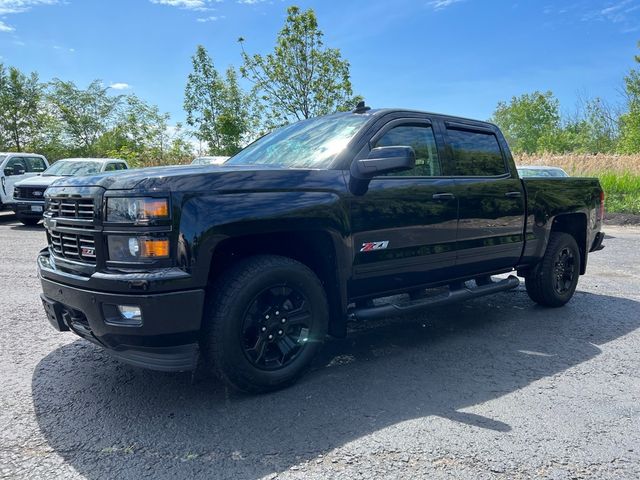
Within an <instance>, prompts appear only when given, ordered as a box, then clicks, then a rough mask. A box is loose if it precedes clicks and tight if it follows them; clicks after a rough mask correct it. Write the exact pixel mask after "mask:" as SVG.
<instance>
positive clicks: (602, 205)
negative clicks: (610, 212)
mask: <svg viewBox="0 0 640 480" xmlns="http://www.w3.org/2000/svg"><path fill="white" fill-rule="evenodd" d="M598 216H599V217H600V221H601V222H604V190H601V191H600V212H599V215H598Z"/></svg>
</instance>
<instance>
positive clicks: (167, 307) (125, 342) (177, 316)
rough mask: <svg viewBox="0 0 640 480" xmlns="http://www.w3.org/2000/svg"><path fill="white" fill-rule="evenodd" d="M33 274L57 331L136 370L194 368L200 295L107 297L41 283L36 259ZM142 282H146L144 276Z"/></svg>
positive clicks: (44, 280)
mask: <svg viewBox="0 0 640 480" xmlns="http://www.w3.org/2000/svg"><path fill="white" fill-rule="evenodd" d="M42 255H47V254H41V256H42ZM38 271H39V276H40V281H41V283H42V292H43V293H42V295H41V297H42V302H43V306H44V309H45V312H46V314H47V318H48V319H49V322H50V323H51V325H52V326H53V327H54V328H55V329H56V330H59V331H69V330H71V331H73V332H74V333H76V334H77V335H79V336H81V337H83V338H85V339H87V340H89V341H91V342H93V343H96V344H98V345H101V346H102V347H104V348H106V349H107V351H109V352H110V353H111V354H112V355H113V356H114V357H116V358H118V359H120V360H122V361H124V362H127V363H130V364H132V365H136V366H139V367H144V368H149V369H152V370H162V371H185V370H193V369H194V368H195V366H196V362H197V357H198V339H199V332H200V325H201V322H202V310H203V305H204V297H205V293H204V290H202V289H193V290H183V291H173V292H163V293H153V294H141V293H139V294H123V293H106V292H102V291H96V290H93V289H90V288H79V287H76V286H71V285H67V284H64V283H61V282H59V281H54V280H51V279H48V278H45V275H46V273H47V272H46V271H43V269H42V267H41V262H40V259H39V261H38ZM43 273H44V275H43ZM160 276H161V275H160ZM105 277H108V276H107V275H106V274H103V275H102V282H101V285H104V284H105V282H107V283H108V280H107V279H105ZM145 280H146V281H149V274H146V276H145ZM117 305H128V306H137V307H139V308H140V310H141V312H142V322H141V323H136V324H132V323H131V322H130V321H127V319H125V318H123V317H122V316H121V315H120V314H119V312H118V310H117V307H116V306H117Z"/></svg>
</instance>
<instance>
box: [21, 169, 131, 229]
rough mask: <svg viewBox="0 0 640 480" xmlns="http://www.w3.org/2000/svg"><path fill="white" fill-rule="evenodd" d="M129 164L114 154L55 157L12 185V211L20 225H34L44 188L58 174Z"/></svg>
mask: <svg viewBox="0 0 640 480" xmlns="http://www.w3.org/2000/svg"><path fill="white" fill-rule="evenodd" d="M128 168H129V166H128V165H127V162H125V161H124V160H120V159H117V158H65V159H63V160H58V161H57V162H55V163H54V164H52V165H51V166H50V167H49V168H47V169H46V170H45V171H44V172H42V174H41V175H40V176H38V177H30V178H25V179H24V180H21V181H19V182H17V183H16V184H15V186H14V189H13V198H14V204H13V206H12V208H13V211H14V212H15V213H16V217H17V218H18V220H20V222H22V223H23V224H24V225H36V224H37V223H38V222H39V221H40V220H41V219H42V212H43V211H44V192H45V190H46V189H47V187H48V186H49V185H51V184H52V183H53V182H55V181H56V180H58V179H60V178H64V177H77V176H82V175H95V174H96V173H102V172H115V171H119V170H126V169H128Z"/></svg>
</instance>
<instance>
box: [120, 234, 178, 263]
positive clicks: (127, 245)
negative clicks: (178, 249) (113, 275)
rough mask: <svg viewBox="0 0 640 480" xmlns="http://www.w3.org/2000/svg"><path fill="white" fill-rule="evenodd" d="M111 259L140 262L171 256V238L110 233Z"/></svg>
mask: <svg viewBox="0 0 640 480" xmlns="http://www.w3.org/2000/svg"><path fill="white" fill-rule="evenodd" d="M107 242H108V244H109V260H113V261H116V262H138V261H141V260H155V259H162V258H169V239H167V238H164V237H149V236H128V235H126V236H125V235H109V237H108V240H107Z"/></svg>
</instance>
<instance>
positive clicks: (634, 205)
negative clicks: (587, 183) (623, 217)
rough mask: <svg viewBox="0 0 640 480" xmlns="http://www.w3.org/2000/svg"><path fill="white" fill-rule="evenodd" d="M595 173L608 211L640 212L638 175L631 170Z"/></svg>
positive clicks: (639, 176) (639, 177)
mask: <svg viewBox="0 0 640 480" xmlns="http://www.w3.org/2000/svg"><path fill="white" fill-rule="evenodd" d="M596 175H597V177H598V178H599V179H600V184H601V185H602V188H603V189H604V192H605V194H606V209H607V211H608V212H611V213H634V214H636V215H638V214H640V175H637V174H633V173H631V172H625V173H613V172H603V173H599V174H596Z"/></svg>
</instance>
